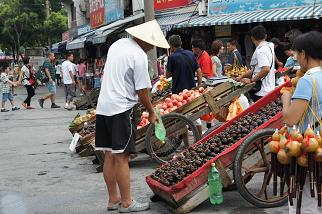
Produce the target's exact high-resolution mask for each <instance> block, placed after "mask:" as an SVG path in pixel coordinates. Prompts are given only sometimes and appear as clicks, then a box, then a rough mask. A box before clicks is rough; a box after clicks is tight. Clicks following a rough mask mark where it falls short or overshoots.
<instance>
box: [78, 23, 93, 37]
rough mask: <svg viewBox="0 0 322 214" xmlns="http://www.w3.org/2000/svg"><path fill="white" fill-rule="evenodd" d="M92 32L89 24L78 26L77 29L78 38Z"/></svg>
mask: <svg viewBox="0 0 322 214" xmlns="http://www.w3.org/2000/svg"><path fill="white" fill-rule="evenodd" d="M90 30H91V27H90V26H89V25H88V24H86V25H81V26H78V27H77V35H78V36H80V35H83V34H85V33H88V32H89V31H90Z"/></svg>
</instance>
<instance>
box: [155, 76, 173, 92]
mask: <svg viewBox="0 0 322 214" xmlns="http://www.w3.org/2000/svg"><path fill="white" fill-rule="evenodd" d="M170 86H171V82H170V81H169V80H168V79H167V78H166V77H165V76H163V75H162V76H160V81H159V84H158V85H157V88H158V91H161V92H162V91H164V90H167V89H169V88H170Z"/></svg>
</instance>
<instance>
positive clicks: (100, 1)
mask: <svg viewBox="0 0 322 214" xmlns="http://www.w3.org/2000/svg"><path fill="white" fill-rule="evenodd" d="M89 11H90V27H91V29H92V28H97V27H99V26H102V25H103V24H104V21H105V16H104V0H90V2H89Z"/></svg>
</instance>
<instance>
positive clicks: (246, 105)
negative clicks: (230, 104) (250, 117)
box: [239, 94, 249, 109]
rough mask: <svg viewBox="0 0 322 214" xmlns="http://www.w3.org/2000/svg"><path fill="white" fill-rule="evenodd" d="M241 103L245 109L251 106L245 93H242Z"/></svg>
mask: <svg viewBox="0 0 322 214" xmlns="http://www.w3.org/2000/svg"><path fill="white" fill-rule="evenodd" d="M239 104H240V105H241V106H242V107H243V109H247V108H248V107H249V101H248V99H247V97H246V96H245V95H244V94H241V95H240V97H239Z"/></svg>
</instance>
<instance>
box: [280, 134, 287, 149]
mask: <svg viewBox="0 0 322 214" xmlns="http://www.w3.org/2000/svg"><path fill="white" fill-rule="evenodd" d="M287 143H288V141H287V138H286V135H285V134H283V136H282V137H281V140H280V143H279V146H280V148H281V149H285V146H286V144H287Z"/></svg>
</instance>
